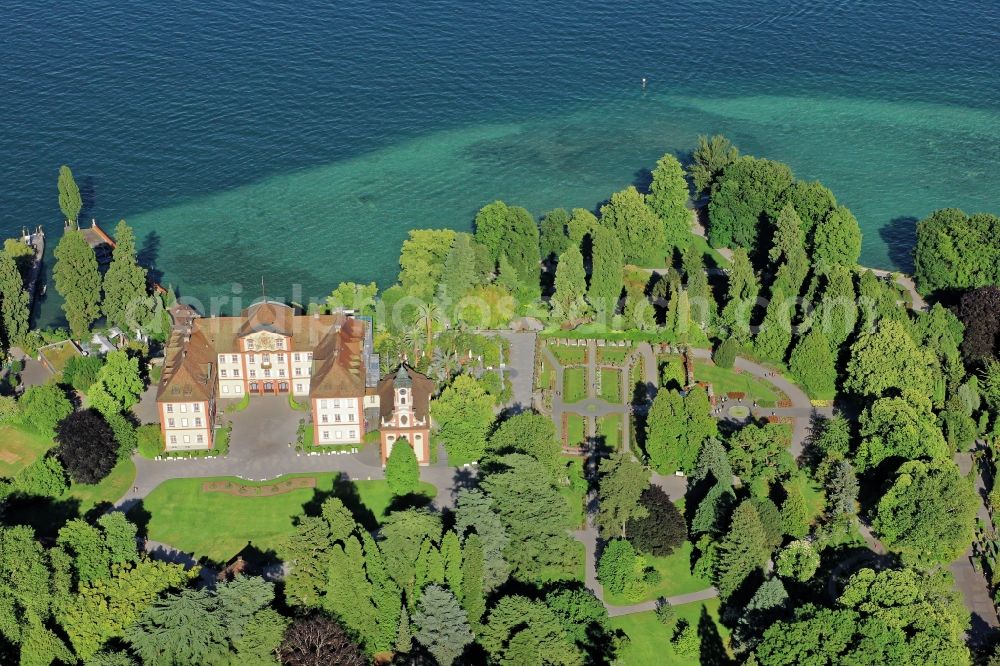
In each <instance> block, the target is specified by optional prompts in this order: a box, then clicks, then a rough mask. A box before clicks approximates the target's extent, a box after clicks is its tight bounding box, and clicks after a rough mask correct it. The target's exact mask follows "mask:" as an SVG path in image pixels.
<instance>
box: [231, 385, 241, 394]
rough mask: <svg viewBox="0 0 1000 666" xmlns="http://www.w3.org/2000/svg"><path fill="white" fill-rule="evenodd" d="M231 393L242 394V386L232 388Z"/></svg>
mask: <svg viewBox="0 0 1000 666" xmlns="http://www.w3.org/2000/svg"><path fill="white" fill-rule="evenodd" d="M233 393H243V387H242V386H234V387H233Z"/></svg>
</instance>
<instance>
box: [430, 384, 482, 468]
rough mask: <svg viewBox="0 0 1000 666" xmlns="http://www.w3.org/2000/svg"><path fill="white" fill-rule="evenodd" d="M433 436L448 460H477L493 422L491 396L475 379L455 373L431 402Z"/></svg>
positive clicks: (452, 461)
mask: <svg viewBox="0 0 1000 666" xmlns="http://www.w3.org/2000/svg"><path fill="white" fill-rule="evenodd" d="M431 414H432V415H433V416H434V421H435V423H436V424H437V433H436V434H437V439H438V441H440V442H442V443H443V444H444V448H445V450H446V451H447V452H448V459H449V461H450V462H451V463H452V464H461V463H463V462H470V461H473V460H479V459H480V458H481V457H482V455H483V453H484V452H485V450H486V435H487V433H488V432H489V429H490V426H491V425H492V423H493V398H492V397H491V396H490V395H489V394H488V393H486V390H485V389H484V388H483V387H482V385H481V384H480V382H479V381H477V380H476V379H475V378H474V377H471V376H469V375H459V376H458V377H456V378H455V381H453V382H452V383H451V385H450V386H448V387H447V388H446V389H445V390H444V391H443V392H442V393H441V395H440V397H438V398H437V399H435V400H433V401H432V402H431Z"/></svg>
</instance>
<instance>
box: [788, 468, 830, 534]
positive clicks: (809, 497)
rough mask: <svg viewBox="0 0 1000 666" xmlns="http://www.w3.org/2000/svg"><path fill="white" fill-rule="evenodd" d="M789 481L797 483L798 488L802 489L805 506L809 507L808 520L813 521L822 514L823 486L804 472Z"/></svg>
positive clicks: (823, 502) (824, 501)
mask: <svg viewBox="0 0 1000 666" xmlns="http://www.w3.org/2000/svg"><path fill="white" fill-rule="evenodd" d="M791 483H792V484H793V485H797V486H798V487H799V490H801V491H802V496H803V497H804V498H805V500H806V507H808V509H809V520H810V522H815V521H816V520H817V519H818V518H819V517H820V516H821V515H822V513H823V507H824V506H825V504H826V495H825V493H824V492H823V487H822V486H821V485H820V484H818V483H816V482H815V481H813V480H812V479H810V478H808V477H807V476H806V475H805V474H804V473H800V474H799V475H798V476H796V477H795V478H794V479H793V480H792V482H791Z"/></svg>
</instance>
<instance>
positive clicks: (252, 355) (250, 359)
mask: <svg viewBox="0 0 1000 666" xmlns="http://www.w3.org/2000/svg"><path fill="white" fill-rule="evenodd" d="M247 360H248V361H250V363H256V362H257V357H256V355H254V354H250V358H249V359H247Z"/></svg>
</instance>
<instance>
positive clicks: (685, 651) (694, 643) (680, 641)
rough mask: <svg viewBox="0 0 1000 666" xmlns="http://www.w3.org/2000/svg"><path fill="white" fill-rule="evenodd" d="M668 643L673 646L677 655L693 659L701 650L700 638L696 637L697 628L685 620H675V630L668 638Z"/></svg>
mask: <svg viewBox="0 0 1000 666" xmlns="http://www.w3.org/2000/svg"><path fill="white" fill-rule="evenodd" d="M670 644H671V645H672V646H673V648H674V653H676V654H677V656H678V657H686V658H688V659H695V658H697V657H698V653H699V652H700V651H701V639H699V638H698V630H697V629H696V628H695V626H694V625H693V624H691V623H690V622H688V621H687V620H683V619H682V620H680V621H678V622H677V631H676V632H674V637H673V638H671V639H670Z"/></svg>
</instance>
